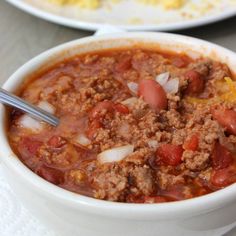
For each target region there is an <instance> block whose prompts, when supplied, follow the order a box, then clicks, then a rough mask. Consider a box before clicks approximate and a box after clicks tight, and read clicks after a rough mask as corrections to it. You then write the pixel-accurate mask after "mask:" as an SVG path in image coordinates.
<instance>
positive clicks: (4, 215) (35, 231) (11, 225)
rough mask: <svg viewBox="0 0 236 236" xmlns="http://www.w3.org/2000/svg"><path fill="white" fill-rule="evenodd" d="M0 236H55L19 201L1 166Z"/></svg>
mask: <svg viewBox="0 0 236 236" xmlns="http://www.w3.org/2000/svg"><path fill="white" fill-rule="evenodd" d="M0 236H55V235H54V233H53V232H51V231H50V230H48V229H46V228H45V227H44V226H43V225H42V224H41V223H40V222H38V220H37V219H35V218H34V216H32V215H31V214H30V213H29V212H28V211H27V210H26V209H25V208H24V207H23V206H22V205H21V203H20V202H19V201H18V199H17V198H16V196H15V195H14V193H13V191H12V190H11V188H10V187H9V185H8V184H7V183H6V181H5V179H4V177H3V174H2V169H1V166H0Z"/></svg>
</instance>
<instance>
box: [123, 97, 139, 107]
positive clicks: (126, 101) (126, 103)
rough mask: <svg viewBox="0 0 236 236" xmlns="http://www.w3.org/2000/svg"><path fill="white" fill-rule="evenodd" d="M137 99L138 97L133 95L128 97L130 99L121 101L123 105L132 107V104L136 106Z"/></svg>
mask: <svg viewBox="0 0 236 236" xmlns="http://www.w3.org/2000/svg"><path fill="white" fill-rule="evenodd" d="M137 101H138V98H136V97H131V98H128V99H126V100H124V101H122V102H121V103H122V104H123V105H126V106H128V107H132V106H134V104H135V103H137Z"/></svg>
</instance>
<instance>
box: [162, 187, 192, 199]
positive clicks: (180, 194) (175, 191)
mask: <svg viewBox="0 0 236 236" xmlns="http://www.w3.org/2000/svg"><path fill="white" fill-rule="evenodd" d="M184 192H185V187H184V186H183V185H175V186H170V187H169V188H168V189H166V190H162V191H161V193H160V194H161V196H163V197H165V198H166V199H168V200H169V201H180V200H184V199H186V198H189V197H190V196H185V193H184ZM190 195H191V194H190Z"/></svg>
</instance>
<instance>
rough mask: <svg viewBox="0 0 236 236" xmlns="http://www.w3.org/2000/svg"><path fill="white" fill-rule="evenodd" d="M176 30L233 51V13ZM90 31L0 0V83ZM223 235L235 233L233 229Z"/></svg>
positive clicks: (235, 32)
mask: <svg viewBox="0 0 236 236" xmlns="http://www.w3.org/2000/svg"><path fill="white" fill-rule="evenodd" d="M178 33H181V34H185V35H190V36H194V37H198V38H201V39H205V40H208V41H211V42H214V43H217V44H220V45H222V46H224V47H227V48H229V49H231V50H233V51H235V52H236V17H234V18H231V19H229V20H225V21H223V22H219V23H215V24H212V25H209V26H204V27H199V28H195V29H190V30H184V31H179V32H178ZM91 34H92V33H91V32H86V31H80V30H75V29H69V28H65V27H63V26H58V25H55V24H52V23H49V22H46V21H43V20H41V19H38V18H35V17H33V16H30V15H28V14H26V13H24V12H21V11H20V10H18V9H15V8H14V7H13V6H10V5H9V4H7V3H6V2H5V1H4V0H0V84H2V83H3V82H4V81H5V80H6V79H7V78H8V77H9V76H10V75H11V74H12V73H13V72H14V71H15V70H16V69H17V68H18V67H19V66H21V65H22V64H24V63H25V62H26V61H28V60H29V59H30V58H32V57H34V56H36V55H37V54H39V53H41V52H43V51H45V50H47V49H49V48H51V47H54V46H56V45H59V44H61V43H64V42H67V41H70V40H73V39H77V38H81V37H84V36H88V35H91ZM235 214H236V213H235ZM0 221H1V216H0ZM0 234H1V233H0ZM9 236H11V235H9ZM32 236H33V235H32ZM227 236H236V229H234V230H232V231H231V232H230V233H228V234H227Z"/></svg>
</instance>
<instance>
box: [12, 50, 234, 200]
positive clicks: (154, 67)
mask: <svg viewBox="0 0 236 236" xmlns="http://www.w3.org/2000/svg"><path fill="white" fill-rule="evenodd" d="M166 72H168V73H167V74H166ZM163 73H165V75H169V78H166V79H167V81H166V84H165V85H163V84H160V83H158V82H156V81H155V80H156V78H157V76H160V75H161V74H163ZM225 77H230V78H231V80H229V78H228V79H225ZM158 78H160V77H158ZM173 79H175V81H177V82H178V91H170V88H168V87H166V86H167V84H168V83H169V82H171V80H173ZM131 82H132V83H133V85H134V88H133V89H130V83H131ZM143 82H144V87H142V86H141V84H142V83H143ZM159 82H160V81H159ZM172 82H173V81H172ZM150 84H151V86H150ZM145 86H148V87H147V88H148V89H146V87H145ZM234 86H235V82H234V78H232V75H231V72H230V70H229V68H228V67H227V66H226V65H225V64H222V63H220V62H216V61H213V60H211V59H208V58H199V59H191V58H189V57H188V56H186V55H180V54H175V55H174V54H170V53H160V52H156V51H153V50H151V51H150V50H143V49H130V50H129V49H122V50H121V49H120V50H114V51H107V52H101V53H99V52H97V53H93V54H89V55H81V56H76V57H74V58H71V59H70V60H68V61H64V62H61V63H59V64H58V65H56V66H55V67H53V68H51V69H49V70H48V71H45V72H44V73H40V74H37V75H36V77H35V79H33V80H32V81H30V82H29V83H28V84H27V85H26V86H25V87H24V88H23V89H22V91H21V96H22V97H23V98H24V99H26V100H28V101H29V102H31V103H33V104H36V105H37V104H39V102H41V101H44V102H47V103H49V105H51V106H53V107H54V110H55V115H56V116H58V117H59V118H60V124H59V125H58V126H57V127H51V126H49V125H46V124H42V123H37V125H38V127H39V130H34V129H31V128H30V127H24V124H23V123H22V119H23V118H24V116H23V115H22V113H20V112H18V111H13V113H12V115H11V120H10V128H9V139H10V143H11V146H12V147H13V149H14V150H15V152H16V154H17V155H18V156H19V158H20V159H21V160H22V161H23V162H24V163H25V164H26V165H27V166H28V167H29V168H30V169H31V170H32V171H34V172H35V173H37V174H38V175H40V176H41V177H42V178H44V179H46V180H48V181H49V182H51V183H53V184H56V185H58V186H60V187H63V188H65V189H67V190H70V191H73V192H76V193H79V194H83V195H87V196H91V197H94V198H98V199H103V200H109V201H118V202H132V203H159V202H166V201H178V200H183V199H188V198H191V197H197V196H201V195H204V194H207V193H210V192H212V191H215V190H218V189H220V188H222V187H226V186H227V185H229V184H231V183H233V182H235V179H236V174H234V173H233V174H231V175H230V176H228V175H229V173H231V172H232V171H231V170H234V169H235V168H236V160H235V153H236V128H235V127H236V123H235V120H236V88H234ZM167 88H168V89H169V90H168V91H167ZM154 98H155V99H154ZM35 122H37V121H35ZM22 124H23V125H22ZM81 140H82V141H81ZM122 147H128V148H129V150H130V147H131V149H132V150H133V151H129V153H127V154H125V156H122V158H120V156H119V155H120V153H119V152H118V153H117V152H114V150H117V149H115V148H122ZM111 150H112V151H113V152H112V154H110V155H109V156H108V157H107V156H106V155H105V161H104V159H102V158H101V156H103V157H104V152H105V153H106V152H107V151H109V152H110V151H111ZM127 150H128V149H127ZM127 150H126V151H127ZM215 150H218V152H219V153H216V152H215ZM110 153H111V152H110ZM229 170H230V171H231V172H230V171H229ZM222 173H224V174H225V175H222ZM222 176H223V177H224V176H227V180H225V181H224V179H223V180H222V179H220V180H219V179H217V178H222ZM220 181H221V182H222V181H223V183H225V185H224V186H217V183H219V182H220ZM221 182H220V183H221Z"/></svg>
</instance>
